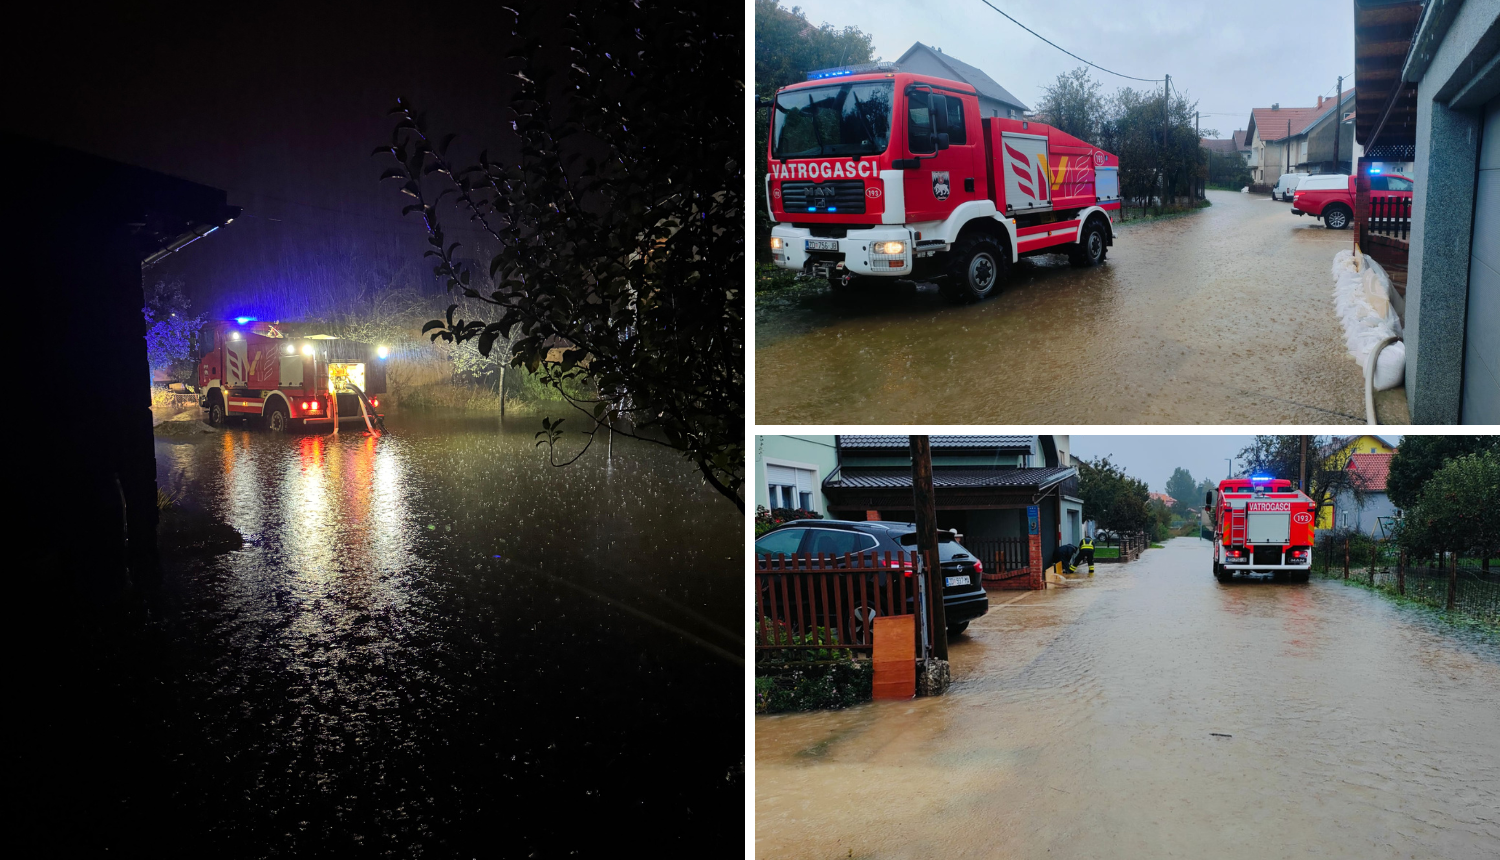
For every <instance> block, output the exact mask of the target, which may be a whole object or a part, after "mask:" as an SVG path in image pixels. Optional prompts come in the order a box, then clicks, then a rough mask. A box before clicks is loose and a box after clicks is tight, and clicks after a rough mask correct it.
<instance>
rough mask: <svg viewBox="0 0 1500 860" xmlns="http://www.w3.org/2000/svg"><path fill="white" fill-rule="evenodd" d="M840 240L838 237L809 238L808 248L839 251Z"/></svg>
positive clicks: (810, 249)
mask: <svg viewBox="0 0 1500 860" xmlns="http://www.w3.org/2000/svg"><path fill="white" fill-rule="evenodd" d="M838 249H839V240H837V239H808V240H807V250H809V251H837V250H838Z"/></svg>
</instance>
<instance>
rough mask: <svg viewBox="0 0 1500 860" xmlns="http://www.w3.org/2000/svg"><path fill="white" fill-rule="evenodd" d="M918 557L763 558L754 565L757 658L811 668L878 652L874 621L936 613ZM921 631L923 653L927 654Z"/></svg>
mask: <svg viewBox="0 0 1500 860" xmlns="http://www.w3.org/2000/svg"><path fill="white" fill-rule="evenodd" d="M916 562H917V553H916V552H915V551H912V552H894V553H893V552H885V553H875V552H867V553H857V554H855V553H851V554H847V555H843V556H835V555H792V556H786V555H781V554H779V553H778V554H776V555H774V556H773V555H758V556H756V559H755V631H754V632H755V656H756V662H757V663H762V662H765V661H767V660H771V661H783V662H809V661H813V662H815V661H821V660H837V659H844V660H847V659H849V658H850V657H853V656H855V655H864V656H867V657H868V656H870V655H871V654H872V653H873V652H874V648H875V639H874V626H875V625H874V621H875V619H876V618H878V617H882V616H890V615H910V614H914V613H916V612H917V611H918V607H924V608H925V610H926V613H927V616H928V618H927V621H928V629H929V630H930V629H932V607H931V606H926V603H927V601H926V600H925V599H924V598H923V597H922V596H921V594H920V592H921V588H922V577H921V576H920V575H918V574H917V563H916ZM921 636H922V625H920V624H919V625H917V637H918V641H917V653H918V654H922V653H924V650H925V649H924V648H923V647H922V641H921Z"/></svg>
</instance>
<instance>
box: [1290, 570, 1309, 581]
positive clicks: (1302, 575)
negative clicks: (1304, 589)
mask: <svg viewBox="0 0 1500 860" xmlns="http://www.w3.org/2000/svg"><path fill="white" fill-rule="evenodd" d="M1311 577H1312V573H1311V572H1310V571H1306V570H1304V571H1301V572H1298V573H1293V574H1290V575H1289V577H1288V578H1289V579H1290V580H1291V581H1292V582H1307V580H1308V579H1310V578H1311Z"/></svg>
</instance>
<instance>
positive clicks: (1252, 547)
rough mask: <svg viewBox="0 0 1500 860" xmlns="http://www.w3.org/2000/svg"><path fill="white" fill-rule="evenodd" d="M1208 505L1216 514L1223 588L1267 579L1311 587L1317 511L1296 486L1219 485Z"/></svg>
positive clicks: (1217, 568)
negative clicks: (1239, 580) (1248, 578)
mask: <svg viewBox="0 0 1500 860" xmlns="http://www.w3.org/2000/svg"><path fill="white" fill-rule="evenodd" d="M1205 503H1206V504H1207V505H1208V507H1209V510H1210V511H1212V512H1213V524H1214V577H1215V578H1217V579H1218V580H1219V581H1220V582H1228V581H1230V580H1231V579H1233V578H1234V576H1235V574H1246V575H1248V574H1267V573H1268V574H1271V575H1272V578H1274V579H1276V580H1279V581H1291V582H1306V581H1307V579H1308V575H1309V574H1310V573H1311V571H1312V547H1313V520H1314V518H1315V515H1316V513H1317V505H1316V504H1315V503H1314V502H1313V500H1312V499H1311V498H1309V497H1308V496H1307V495H1306V494H1304V493H1302V492H1300V491H1298V490H1296V489H1294V488H1293V487H1292V482H1291V481H1287V480H1283V479H1277V478H1270V477H1261V476H1256V477H1250V478H1234V479H1230V480H1225V481H1220V482H1219V488H1218V490H1216V491H1214V492H1212V493H1210V494H1209V497H1208V499H1207V500H1205Z"/></svg>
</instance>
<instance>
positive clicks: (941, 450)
mask: <svg viewBox="0 0 1500 860" xmlns="http://www.w3.org/2000/svg"><path fill="white" fill-rule="evenodd" d="M837 438H838V459H839V466H838V469H837V471H836V472H834V474H832V475H830V476H829V477H828V478H826V479H825V480H824V481H823V493H824V495H825V496H826V497H827V499H828V506H829V512H830V514H831V515H832V516H833V517H835V518H838V519H858V520H898V521H902V522H910V521H911V520H912V519H913V518H914V517H915V510H914V507H913V502H912V484H911V451H910V438H909V437H907V436H876V435H847V436H839V437H837ZM931 442H932V478H933V489H934V492H935V494H936V501H937V525H938V528H940V529H953V530H954V531H956V532H958V533H959V534H961V535H963V542H964V546H965V547H967V548H968V549H969V550H970V551H972V552H974V553H975V554H976V555H978V556H979V557H980V558H981V559H982V560H984V563H985V566H986V574H985V581H986V584H987V585H991V586H992V587H997V588H1041V587H1042V586H1043V576H1042V570H1043V567H1044V566H1045V565H1046V564H1048V563H1050V562H1051V561H1052V560H1053V558H1054V556H1055V555H1056V554H1057V548H1058V547H1059V546H1060V545H1062V544H1064V543H1071V544H1075V545H1076V544H1077V543H1078V541H1079V539H1080V538H1082V536H1083V533H1084V532H1083V530H1084V522H1083V501H1082V500H1081V499H1079V498H1078V469H1077V467H1075V466H1072V465H1067V464H1068V463H1069V462H1071V460H1072V454H1071V452H1070V451H1069V449H1068V437H1066V436H998V435H963V436H933V437H931Z"/></svg>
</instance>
